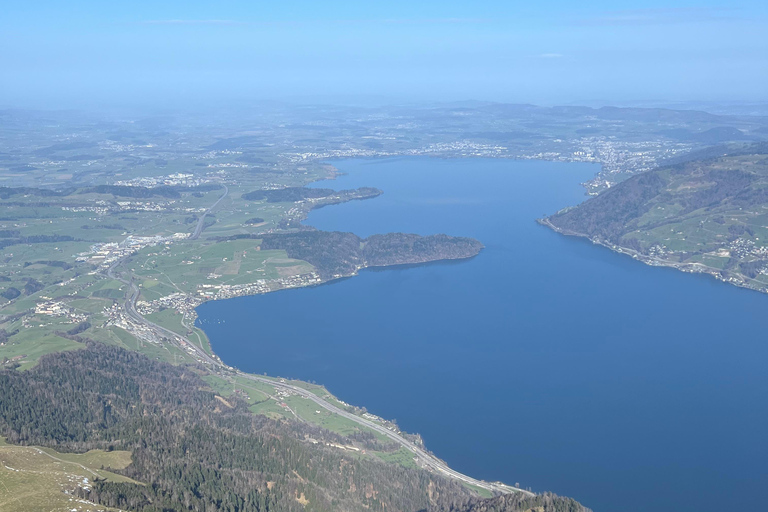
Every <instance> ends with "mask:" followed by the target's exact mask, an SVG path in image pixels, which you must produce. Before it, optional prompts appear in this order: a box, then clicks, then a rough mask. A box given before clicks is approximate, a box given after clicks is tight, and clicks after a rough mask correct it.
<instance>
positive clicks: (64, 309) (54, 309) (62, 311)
mask: <svg viewBox="0 0 768 512" xmlns="http://www.w3.org/2000/svg"><path fill="white" fill-rule="evenodd" d="M40 298H41V299H43V302H38V303H37V304H36V305H35V314H36V315H46V316H58V317H66V318H67V320H69V321H70V322H73V323H78V322H85V321H86V320H88V315H86V314H85V313H78V312H76V311H75V310H74V309H72V308H70V307H69V306H67V305H66V304H65V303H63V302H61V301H56V300H51V299H50V298H49V297H40Z"/></svg>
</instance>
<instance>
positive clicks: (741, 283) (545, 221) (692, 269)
mask: <svg viewBox="0 0 768 512" xmlns="http://www.w3.org/2000/svg"><path fill="white" fill-rule="evenodd" d="M536 222H537V223H538V224H540V225H542V226H545V227H547V228H549V229H551V230H552V231H554V232H556V233H559V234H561V235H565V236H572V237H576V238H583V239H586V240H589V241H590V242H592V243H593V244H595V245H600V246H602V247H605V248H607V249H610V250H611V251H612V252H615V253H618V254H623V255H625V256H630V257H631V258H632V259H634V260H637V261H639V262H641V263H644V264H646V265H648V266H650V267H667V268H673V269H675V270H679V271H680V272H685V273H686V274H704V275H708V276H711V277H712V278H714V279H715V280H717V281H720V282H722V283H725V284H730V285H733V286H737V287H739V288H744V289H746V290H751V291H753V292H758V293H761V294H768V288H766V287H760V288H758V287H756V286H752V285H751V284H750V283H749V282H747V281H746V279H748V278H746V277H745V276H742V278H741V279H737V278H735V277H726V276H723V274H722V271H721V270H720V269H717V268H714V267H709V266H707V265H704V264H703V263H698V262H695V263H678V262H674V261H668V260H663V259H659V258H655V257H653V256H647V255H645V254H642V253H639V252H637V251H635V250H633V249H629V248H627V247H623V246H620V245H614V244H611V243H608V242H606V241H604V240H600V239H597V238H592V237H590V236H588V235H585V234H584V233H580V232H578V231H572V230H570V229H563V228H560V227H558V226H555V225H554V224H552V222H551V221H550V220H549V218H548V217H545V218H541V219H536Z"/></svg>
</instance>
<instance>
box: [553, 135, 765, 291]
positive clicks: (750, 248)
mask: <svg viewBox="0 0 768 512" xmlns="http://www.w3.org/2000/svg"><path fill="white" fill-rule="evenodd" d="M545 223H547V224H549V225H550V226H552V227H553V228H555V229H557V230H559V231H561V232H563V233H566V234H572V235H579V236H585V237H588V238H590V239H591V240H593V241H595V242H598V243H602V244H604V245H608V246H610V247H612V248H614V249H617V250H622V251H627V252H630V253H632V254H633V255H635V256H636V257H638V258H640V259H643V260H644V261H648V262H651V263H654V264H662V265H670V266H675V267H678V268H682V269H684V270H689V271H694V272H707V273H710V274H713V275H715V276H716V277H718V278H720V279H723V280H726V281H729V282H732V283H735V284H738V285H741V286H747V287H750V288H754V289H758V290H761V291H768V145H766V144H765V143H762V144H755V145H749V146H746V147H739V148H735V149H732V148H719V149H718V150H708V151H706V152H702V153H701V154H700V155H699V156H698V157H697V158H692V159H683V160H682V161H680V162H679V163H675V164H672V165H668V166H664V167H659V168H658V169H654V170H652V171H648V172H645V173H643V174H639V175H637V176H634V177H632V178H629V179H628V180H626V181H624V182H622V183H619V184H618V185H616V186H615V187H613V188H611V189H610V190H607V191H605V192H603V193H602V194H600V195H599V196H597V197H595V198H592V199H590V200H588V201H586V202H584V203H583V204H581V205H579V206H576V207H574V208H568V209H566V210H563V211H561V212H558V213H557V214H555V215H553V216H551V217H549V218H547V219H546V220H545Z"/></svg>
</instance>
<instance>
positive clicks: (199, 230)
mask: <svg viewBox="0 0 768 512" xmlns="http://www.w3.org/2000/svg"><path fill="white" fill-rule="evenodd" d="M227 194H229V188H227V186H226V185H224V193H223V194H222V195H221V197H220V198H218V199H217V200H216V202H215V203H213V204H212V205H211V207H210V208H208V209H207V210H205V212H203V214H202V215H201V216H200V218H199V219H197V226H195V231H194V232H193V233H192V236H190V237H189V239H190V240H197V239H198V237H200V233H202V232H203V229H205V217H206V216H207V215H208V214H209V213H211V210H213V209H214V208H216V207H217V206H219V203H220V202H221V201H222V200H223V199H224V198H225V197H227Z"/></svg>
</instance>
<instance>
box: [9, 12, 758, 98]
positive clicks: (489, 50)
mask: <svg viewBox="0 0 768 512" xmlns="http://www.w3.org/2000/svg"><path fill="white" fill-rule="evenodd" d="M3 10H4V13H3V16H2V17H1V18H0V47H2V48H3V51H2V52H0V66H1V67H2V69H3V80H2V81H0V98H1V99H0V106H1V107H4V108H7V107H17V106H18V107H38V108H69V107H97V106H107V105H113V106H115V105H117V106H120V105H125V106H128V105H142V106H153V105H156V106H173V107H183V106H184V105H185V104H198V105H199V104H201V103H210V104H217V103H227V104H229V103H237V102H243V101H263V100H288V101H291V100H293V101H297V100H299V101H303V100H310V99H313V98H314V99H318V100H322V101H336V102H345V101H347V102H358V101H359V102H367V101H371V102H374V101H377V102H383V103H386V102H398V101H461V100H480V101H503V102H518V103H536V104H542V105H553V104H590V105H600V104H637V103H648V104H675V103H678V102H729V103H734V102H735V103H740V102H741V103H750V102H768V94H767V93H766V91H765V84H766V83H768V37H766V36H765V34H766V33H767V32H768V6H766V5H764V3H763V2H758V1H751V0H742V1H739V2H735V3H734V2H730V3H728V4H725V3H722V2H719V3H718V2H709V1H697V2H691V1H675V2H671V3H670V2H659V1H642V2H641V1H624V2H606V1H597V2H590V3H589V4H588V5H581V6H578V7H573V6H572V4H571V3H569V2H565V1H562V0H546V1H542V2H531V3H526V4H523V5H511V3H510V2H500V1H499V2H496V1H481V2H473V3H472V4H471V5H470V3H469V2H455V1H453V2H452V1H447V2H445V1H444V2H436V1H431V0H430V1H426V2H418V3H417V2H402V1H394V2H386V3H376V4H371V5H367V4H364V3H362V2H351V1H340V2H309V1H294V2H281V3H280V4H279V5H278V4H277V3H268V4H267V3H264V4H257V3H255V2H241V1H231V2H216V3H214V2H162V3H154V2H147V1H139V2H131V3H130V5H128V4H116V3H102V2H93V1H88V0H85V1H73V2H69V3H58V2H35V3H30V2H18V1H15V0H14V1H11V2H6V3H5V4H4V8H3Z"/></svg>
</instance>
